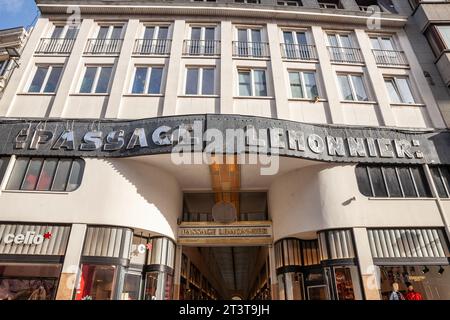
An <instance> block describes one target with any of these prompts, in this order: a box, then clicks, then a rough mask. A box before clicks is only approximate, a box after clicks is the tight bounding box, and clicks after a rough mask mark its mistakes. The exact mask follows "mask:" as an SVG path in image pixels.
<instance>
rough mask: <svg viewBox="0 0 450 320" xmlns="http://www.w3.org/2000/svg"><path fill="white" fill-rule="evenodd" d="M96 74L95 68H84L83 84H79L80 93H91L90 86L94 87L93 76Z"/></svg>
mask: <svg viewBox="0 0 450 320" xmlns="http://www.w3.org/2000/svg"><path fill="white" fill-rule="evenodd" d="M96 73H97V67H88V68H86V73H85V74H84V79H83V83H82V84H81V89H80V93H91V92H92V86H93V85H94V80H95V75H96Z"/></svg>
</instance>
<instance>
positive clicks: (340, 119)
mask: <svg viewBox="0 0 450 320" xmlns="http://www.w3.org/2000/svg"><path fill="white" fill-rule="evenodd" d="M311 31H312V34H313V37H314V43H315V45H316V49H317V55H318V58H319V61H320V64H319V65H318V69H317V72H318V73H319V72H320V73H321V76H322V79H323V82H324V88H325V92H326V95H327V101H328V108H329V115H330V118H331V122H332V124H343V123H344V113H343V112H342V106H341V103H340V101H341V97H340V95H339V91H338V88H337V84H336V80H335V79H336V72H335V70H334V68H333V65H332V64H331V60H330V55H329V54H328V48H327V46H326V43H327V42H326V39H325V32H324V31H323V30H322V28H321V27H318V26H312V27H311Z"/></svg>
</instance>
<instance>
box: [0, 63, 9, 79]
mask: <svg viewBox="0 0 450 320" xmlns="http://www.w3.org/2000/svg"><path fill="white" fill-rule="evenodd" d="M8 66H9V60H3V61H0V77H1V76H3V75H5V74H6V71H7V70H8Z"/></svg>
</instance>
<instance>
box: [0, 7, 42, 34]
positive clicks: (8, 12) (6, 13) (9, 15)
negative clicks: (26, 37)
mask: <svg viewBox="0 0 450 320" xmlns="http://www.w3.org/2000/svg"><path fill="white" fill-rule="evenodd" d="M37 14H38V9H37V7H36V4H35V3H34V0H0V29H8V28H14V27H25V28H26V27H28V26H30V25H31V24H32V23H33V22H34V20H35V18H36V16H37Z"/></svg>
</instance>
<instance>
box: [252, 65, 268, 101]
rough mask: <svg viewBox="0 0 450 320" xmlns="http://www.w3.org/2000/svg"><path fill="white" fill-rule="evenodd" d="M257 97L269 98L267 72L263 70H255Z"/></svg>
mask: <svg viewBox="0 0 450 320" xmlns="http://www.w3.org/2000/svg"><path fill="white" fill-rule="evenodd" d="M254 76H255V95H256V96H259V97H265V96H267V86H266V72H265V71H263V70H255V71H254Z"/></svg>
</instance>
